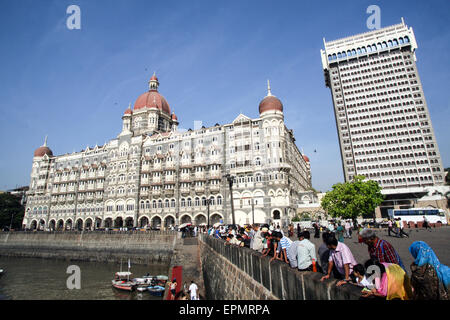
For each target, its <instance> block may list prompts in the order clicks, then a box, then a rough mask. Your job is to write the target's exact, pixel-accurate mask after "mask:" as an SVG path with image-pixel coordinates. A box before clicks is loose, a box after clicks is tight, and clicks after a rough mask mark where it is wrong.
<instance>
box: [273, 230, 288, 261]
mask: <svg viewBox="0 0 450 320" xmlns="http://www.w3.org/2000/svg"><path fill="white" fill-rule="evenodd" d="M272 235H273V237H274V238H275V239H276V240H278V241H276V242H275V244H274V245H275V246H276V248H275V247H274V251H275V253H274V256H273V258H272V259H270V261H272V260H274V259H278V260H281V261H284V262H286V263H289V260H288V255H287V252H288V249H289V247H290V246H291V244H292V240H291V239H289V238H288V237H285V236H284V235H283V234H282V233H281V232H276V231H275V232H273V233H272Z"/></svg>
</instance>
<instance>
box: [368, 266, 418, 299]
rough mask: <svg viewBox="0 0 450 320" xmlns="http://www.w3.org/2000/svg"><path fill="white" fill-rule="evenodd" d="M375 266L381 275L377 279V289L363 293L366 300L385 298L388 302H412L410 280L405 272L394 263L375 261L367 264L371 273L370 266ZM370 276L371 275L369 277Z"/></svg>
mask: <svg viewBox="0 0 450 320" xmlns="http://www.w3.org/2000/svg"><path fill="white" fill-rule="evenodd" d="M372 265H375V266H376V267H377V268H378V270H379V275H378V276H377V277H375V288H373V289H372V290H370V291H363V293H362V296H363V297H364V298H367V297H370V296H374V297H385V298H386V300H410V299H411V297H412V290H411V285H410V280H409V277H408V275H407V274H406V273H405V271H404V270H403V269H402V268H401V267H400V266H399V265H398V264H394V263H385V262H382V263H379V262H377V261H374V260H373V259H371V260H369V261H367V262H366V263H365V268H366V270H367V272H368V273H369V270H370V268H369V267H370V266H372ZM367 276H368V277H369V276H370V275H369V274H368V275H367Z"/></svg>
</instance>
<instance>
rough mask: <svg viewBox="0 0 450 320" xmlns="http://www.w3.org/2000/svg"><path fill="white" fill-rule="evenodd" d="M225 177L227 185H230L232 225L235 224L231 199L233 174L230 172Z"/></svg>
mask: <svg viewBox="0 0 450 320" xmlns="http://www.w3.org/2000/svg"><path fill="white" fill-rule="evenodd" d="M225 178H227V181H228V185H229V186H230V197H231V219H232V223H233V225H235V224H236V223H235V220H234V201H233V176H231V175H230V174H226V175H225Z"/></svg>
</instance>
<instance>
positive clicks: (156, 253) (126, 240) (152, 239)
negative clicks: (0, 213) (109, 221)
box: [0, 231, 176, 264]
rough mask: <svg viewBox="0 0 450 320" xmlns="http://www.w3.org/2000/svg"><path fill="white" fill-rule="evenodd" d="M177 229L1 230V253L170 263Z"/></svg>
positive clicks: (53, 257) (92, 259)
mask: <svg viewBox="0 0 450 320" xmlns="http://www.w3.org/2000/svg"><path fill="white" fill-rule="evenodd" d="M175 239H176V232H171V231H145V232H142V231H123V232H104V231H103V232H97V231H93V232H86V231H84V232H22V231H20V232H11V233H9V232H0V256H11V257H37V258H49V259H64V260H75V261H97V262H117V261H120V259H128V258H130V259H132V261H133V263H135V264H151V263H167V264H169V263H170V260H171V257H172V254H173V247H174V243H175Z"/></svg>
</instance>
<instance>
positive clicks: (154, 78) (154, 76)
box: [150, 74, 158, 81]
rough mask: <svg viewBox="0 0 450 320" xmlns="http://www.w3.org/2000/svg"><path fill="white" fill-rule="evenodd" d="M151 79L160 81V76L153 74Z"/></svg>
mask: <svg viewBox="0 0 450 320" xmlns="http://www.w3.org/2000/svg"><path fill="white" fill-rule="evenodd" d="M150 80H156V81H158V78H157V77H156V75H155V74H153V75H152V77H151V78H150Z"/></svg>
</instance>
